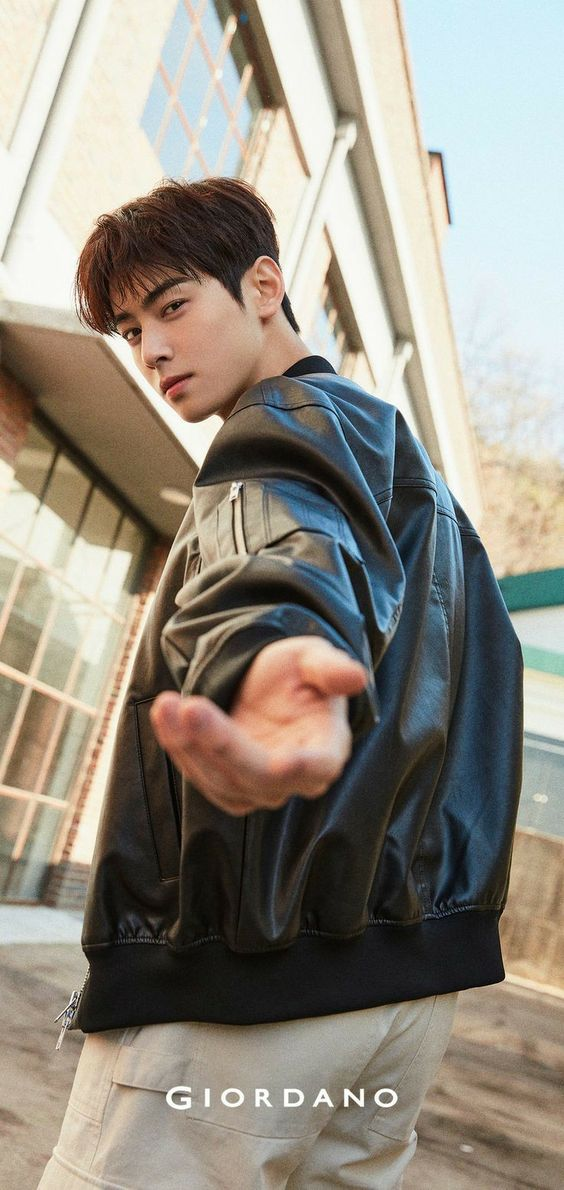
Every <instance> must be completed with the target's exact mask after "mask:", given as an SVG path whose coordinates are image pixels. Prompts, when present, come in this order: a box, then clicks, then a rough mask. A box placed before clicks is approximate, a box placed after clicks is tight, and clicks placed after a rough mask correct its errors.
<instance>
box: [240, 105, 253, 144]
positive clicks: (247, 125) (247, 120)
mask: <svg viewBox="0 0 564 1190" xmlns="http://www.w3.org/2000/svg"><path fill="white" fill-rule="evenodd" d="M253 118H254V117H253V109H252V107H251V105H250V103H248V101H247V100H246V99H244V100H243V102H242V104H241V107H240V108H239V113H238V116H237V128H238V129H239V134H240V136H242V138H243V140H244V141H247V140H248V139H249V136H250V131H251V126H252V123H253Z"/></svg>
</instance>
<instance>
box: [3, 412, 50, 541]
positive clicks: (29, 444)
mask: <svg viewBox="0 0 564 1190" xmlns="http://www.w3.org/2000/svg"><path fill="white" fill-rule="evenodd" d="M54 454H55V447H54V446H53V444H52V443H51V442H50V440H49V439H48V438H46V436H45V435H44V434H43V433H42V432H41V430H40V429H39V428H38V426H36V425H35V423H34V422H31V424H30V426H29V429H28V433H27V437H26V440H25V445H24V446H22V448H21V450H20V451H19V453H18V457H17V461H16V466H15V469H14V472H13V475H11V477H10V478H9V479H8V477H7V476H3V484H2V492H1V494H0V532H2V533H5V534H6V536H7V537H9V539H10V541H13V542H15V543H16V544H17V545H20V546H24V545H25V543H26V541H27V539H28V537H29V533H30V530H31V526H32V524H33V518H34V517H35V515H36V513H37V510H38V508H39V502H40V497H41V493H42V491H43V488H44V486H45V480H46V477H47V474H48V471H49V468H50V466H51V463H52V461H53V456H54Z"/></svg>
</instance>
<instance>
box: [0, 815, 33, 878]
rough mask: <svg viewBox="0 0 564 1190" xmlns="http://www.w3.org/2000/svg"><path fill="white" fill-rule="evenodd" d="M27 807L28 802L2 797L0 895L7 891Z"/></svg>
mask: <svg viewBox="0 0 564 1190" xmlns="http://www.w3.org/2000/svg"><path fill="white" fill-rule="evenodd" d="M27 807H28V802H27V800H26V801H23V800H22V799H20V798H14V797H6V796H5V795H2V796H0V894H5V893H6V891H7V883H8V880H9V878H10V872H11V870H13V868H14V865H13V864H12V859H11V856H12V851H13V849H14V844H15V842H16V839H17V837H18V832H19V829H20V827H21V824H22V821H23V817H24V814H25V812H26V810H27ZM16 866H17V865H16Z"/></svg>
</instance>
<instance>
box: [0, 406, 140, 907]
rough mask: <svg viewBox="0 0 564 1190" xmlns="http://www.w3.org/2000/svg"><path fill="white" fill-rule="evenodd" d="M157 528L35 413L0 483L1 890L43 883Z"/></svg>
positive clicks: (24, 895)
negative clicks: (38, 420) (144, 522)
mask: <svg viewBox="0 0 564 1190" xmlns="http://www.w3.org/2000/svg"><path fill="white" fill-rule="evenodd" d="M149 537H150V534H149V533H147V532H146V530H145V528H144V526H143V525H142V524H141V523H140V522H138V521H136V520H135V519H133V517H132V516H131V515H130V514H129V513H128V511H126V510H125V509H124V508H123V507H122V506H121V505H120V503H119V502H118V501H117V500H116V499H114V498H113V497H112V496H111V495H109V494H108V493H107V492H106V491H105V490H103V489H102V487H101V486H100V484H99V482H97V480H96V479H95V478H94V477H92V476H91V475H89V474H87V473H86V472H85V470H84V469H83V467H82V466H81V465H80V464H79V463H78V462H77V461H76V460H75V459H74V458H73V457H71V456H70V454H69V453H68V452H66V451H65V450H63V449H62V448H61V447H60V445H58V443H57V442H56V440H55V439H54V437H51V434H50V432H49V431H48V429H47V428H46V427H42V426H40V425H38V424H36V423H32V424H31V426H30V429H29V433H28V437H27V440H26V443H25V446H24V447H23V449H22V450H21V451H20V453H19V456H18V462H17V466H16V469H15V472H14V474H13V476H11V478H10V479H9V480H8V481H7V482H6V483H5V485H4V488H3V490H2V492H0V896H7V897H9V898H10V899H31V900H33V899H35V898H38V897H40V895H41V881H42V877H43V875H44V873H45V871H46V865H47V863H48V861H49V856H50V852H51V849H52V844H53V842H54V840H55V837H56V835H57V832H58V830H59V829H60V827H61V822H62V817H61V816H62V814H63V813H64V812H65V811H66V810H67V809H68V803H69V800H72V798H73V795H74V794H75V793H76V792H77V791H78V782H79V778H80V775H81V772H82V765H83V763H84V760H85V756H86V753H87V749H88V744H89V740H90V737H91V734H92V731H93V729H94V728H95V727H96V726H97V722H96V721H97V718H98V716H99V713H100V708H101V707H102V706H103V702H104V697H105V693H106V689H107V683H108V680H109V678H111V672H112V665H113V662H114V661H115V658H116V656H117V653H118V649H119V646H120V644H121V642H122V639H123V635H124V631H125V628H126V625H127V617H128V612H129V609H130V605H131V599H132V595H133V594H134V593H135V591H136V590H137V589H138V585H137V584H138V577H139V574H140V568H141V566H142V564H143V559H144V554H145V548H146V546H147V544H148V541H149Z"/></svg>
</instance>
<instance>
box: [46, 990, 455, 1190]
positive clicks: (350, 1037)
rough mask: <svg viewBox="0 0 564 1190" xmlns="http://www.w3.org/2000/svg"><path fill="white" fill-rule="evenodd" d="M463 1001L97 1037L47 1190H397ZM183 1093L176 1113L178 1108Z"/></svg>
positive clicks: (86, 1056)
mask: <svg viewBox="0 0 564 1190" xmlns="http://www.w3.org/2000/svg"><path fill="white" fill-rule="evenodd" d="M457 997H458V992H451V993H449V994H448V995H441V996H429V997H427V998H425V999H421V1000H406V1001H403V1002H401V1003H397V1004H386V1005H384V1006H383V1007H378V1008H367V1009H363V1010H362V1011H360V1012H345V1013H337V1014H335V1015H333V1016H322V1017H308V1018H305V1019H302V1020H295V1021H279V1022H276V1023H274V1024H267V1025H217V1024H207V1023H204V1022H197V1021H195V1022H192V1021H184V1022H178V1023H174V1024H163V1025H140V1026H134V1027H132V1028H129V1029H112V1030H107V1031H105V1032H103V1033H88V1034H87V1035H86V1038H85V1041H84V1045H83V1048H82V1051H81V1055H80V1059H79V1062H78V1066H77V1070H76V1075H75V1079H74V1083H73V1087H72V1090H71V1094H70V1099H69V1103H68V1107H67V1110H66V1114H65V1117H64V1120H63V1124H62V1128H61V1133H60V1136H59V1140H58V1142H57V1144H56V1146H55V1148H54V1149H53V1155H52V1157H51V1158H50V1160H49V1162H48V1163H47V1166H46V1167H45V1170H44V1173H43V1177H42V1178H41V1181H40V1183H39V1186H40V1188H41V1190H79V1188H81V1187H84V1186H102V1187H107V1188H108V1190H110V1187H113V1188H114V1190H184V1188H186V1190H283V1188H285V1190H321V1188H323V1190H331V1188H334V1187H337V1186H352V1187H371V1190H374V1188H376V1190H392V1188H396V1187H400V1186H401V1183H402V1176H403V1172H404V1170H405V1167H406V1166H407V1164H408V1163H409V1161H410V1160H411V1158H412V1157H413V1156H414V1154H415V1148H416V1145H417V1133H416V1131H415V1123H416V1120H417V1117H418V1115H419V1111H420V1109H421V1105H422V1103H423V1099H424V1097H425V1093H426V1091H427V1089H428V1087H429V1085H430V1083H431V1082H432V1081H433V1078H434V1076H435V1074H436V1072H437V1070H438V1068H439V1065H440V1063H441V1060H442V1058H443V1055H444V1052H445V1050H446V1047H447V1044H448V1040H449V1036H450V1033H451V1028H452V1023H453V1018H454V1013H455V1009H456V1002H457ZM172 1088H180V1089H179V1090H177V1091H174V1092H173V1094H172V1095H171V1096H170V1098H171V1099H172V1101H173V1102H177V1103H179V1104H180V1107H179V1108H175V1107H173V1106H171V1105H170V1104H169V1103H167V1096H166V1093H167V1092H168V1091H170V1090H171V1089H172ZM353 1096H354V1098H353ZM396 1096H397V1100H396ZM363 1100H364V1103H363Z"/></svg>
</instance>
